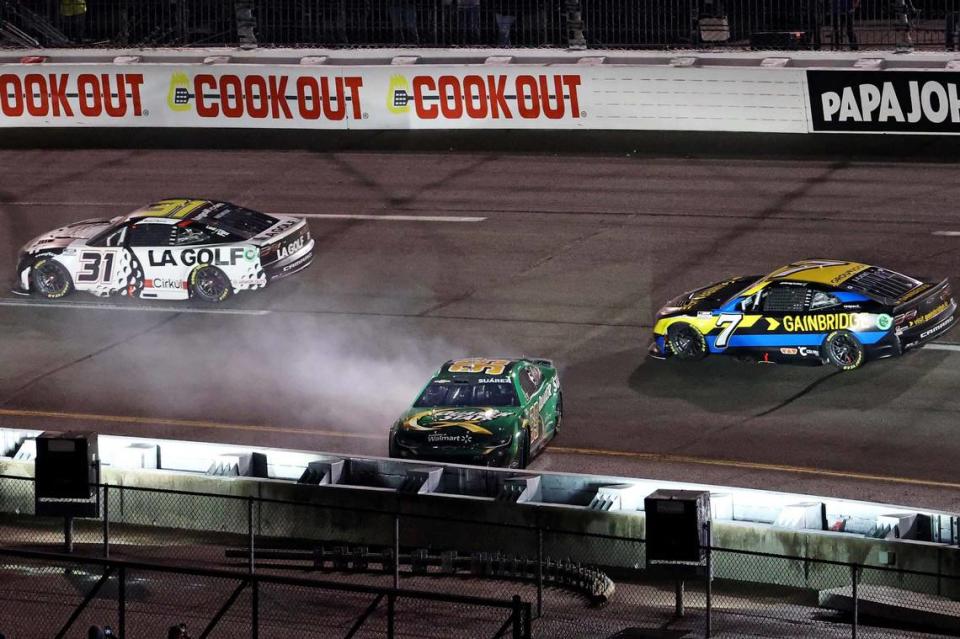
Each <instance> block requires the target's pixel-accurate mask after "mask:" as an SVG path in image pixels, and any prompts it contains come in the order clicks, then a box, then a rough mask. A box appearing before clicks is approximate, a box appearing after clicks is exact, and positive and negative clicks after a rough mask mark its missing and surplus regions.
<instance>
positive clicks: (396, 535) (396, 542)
mask: <svg viewBox="0 0 960 639" xmlns="http://www.w3.org/2000/svg"><path fill="white" fill-rule="evenodd" d="M393 588H394V589H395V590H396V589H399V588H400V515H394V516H393ZM391 601H392V600H391ZM391 610H392V608H391Z"/></svg>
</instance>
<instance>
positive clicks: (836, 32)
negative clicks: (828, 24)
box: [832, 0, 860, 51]
mask: <svg viewBox="0 0 960 639" xmlns="http://www.w3.org/2000/svg"><path fill="white" fill-rule="evenodd" d="M859 8H860V0H833V16H832V18H833V47H834V48H835V49H839V48H840V44H841V40H842V39H843V38H842V36H841V34H842V33H843V32H846V34H847V43H848V44H849V45H850V50H851V51H856V50H857V49H859V48H860V47H859V46H858V45H857V33H856V31H854V29H853V13H854V12H855V11H856V10H857V9H859Z"/></svg>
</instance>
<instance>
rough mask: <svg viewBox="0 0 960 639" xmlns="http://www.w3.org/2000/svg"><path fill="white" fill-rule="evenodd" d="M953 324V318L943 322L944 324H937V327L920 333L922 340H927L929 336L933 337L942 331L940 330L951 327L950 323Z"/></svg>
mask: <svg viewBox="0 0 960 639" xmlns="http://www.w3.org/2000/svg"><path fill="white" fill-rule="evenodd" d="M951 322H953V318H952V317H948V318H947V319H945V320H943V321H942V322H940V323H939V324H937V325H936V326H934V327H933V328H931V329H930V330H928V331H924V332H922V333H920V339H923V338H925V337H929V336H931V335H933V334H934V333H936V332H937V331H940V330H942V329H944V328H946V327H947V326H950V323H951Z"/></svg>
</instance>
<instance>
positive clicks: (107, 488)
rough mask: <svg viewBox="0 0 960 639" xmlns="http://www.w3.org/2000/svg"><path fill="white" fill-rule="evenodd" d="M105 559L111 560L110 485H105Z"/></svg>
mask: <svg viewBox="0 0 960 639" xmlns="http://www.w3.org/2000/svg"><path fill="white" fill-rule="evenodd" d="M103 557H104V559H110V485H109V484H104V485H103Z"/></svg>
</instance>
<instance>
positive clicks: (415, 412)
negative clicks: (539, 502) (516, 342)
mask: <svg viewBox="0 0 960 639" xmlns="http://www.w3.org/2000/svg"><path fill="white" fill-rule="evenodd" d="M562 413H563V396H562V393H561V392H560V377H559V375H558V373H557V368H556V366H554V364H553V362H551V361H550V360H546V359H525V358H523V359H480V358H471V359H459V360H453V361H449V362H447V363H446V364H444V365H443V366H441V367H440V370H439V371H437V372H436V374H434V376H433V378H432V379H431V380H430V382H429V383H428V384H427V385H426V387H424V389H423V390H422V391H421V392H420V395H419V396H418V397H417V400H416V401H415V402H414V404H413V406H411V407H410V408H409V409H408V410H407V411H406V412H405V413H403V415H401V417H400V419H398V420H397V422H396V424H394V425H393V428H391V429H390V456H391V457H399V458H403V459H419V460H430V461H440V462H451V463H458V464H478V465H483V466H504V467H509V468H525V467H526V466H527V464H528V463H529V462H530V460H531V459H533V457H534V455H536V454H537V453H539V452H540V451H541V450H543V448H544V447H545V446H546V444H547V442H549V441H550V440H552V439H553V438H554V437H556V436H557V433H558V432H559V429H560V420H561V416H562Z"/></svg>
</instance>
